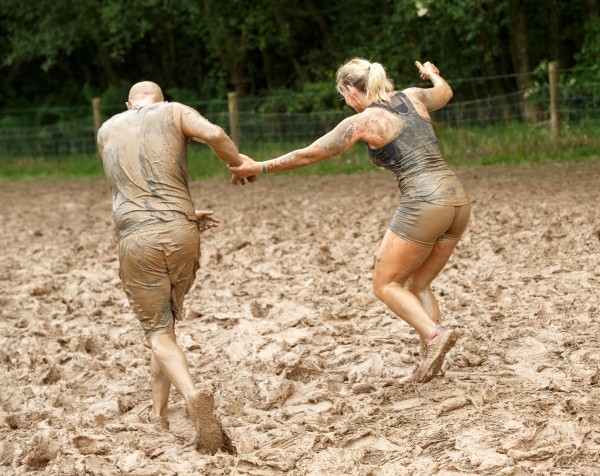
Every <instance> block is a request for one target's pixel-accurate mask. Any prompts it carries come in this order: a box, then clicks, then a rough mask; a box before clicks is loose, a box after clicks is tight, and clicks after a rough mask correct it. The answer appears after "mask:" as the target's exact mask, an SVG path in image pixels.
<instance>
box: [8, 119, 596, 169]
mask: <svg viewBox="0 0 600 476" xmlns="http://www.w3.org/2000/svg"><path fill="white" fill-rule="evenodd" d="M598 130H600V122H598V121H588V122H585V123H581V124H577V125H570V126H565V127H564V128H563V130H562V131H561V137H560V140H559V141H558V143H557V144H553V143H552V142H551V141H550V139H549V137H550V126H549V125H548V124H541V125H540V124H538V125H528V124H500V125H496V126H485V127H468V128H467V127H463V128H453V127H449V126H444V125H440V126H439V127H436V131H437V134H438V139H439V143H440V146H441V148H442V152H443V154H444V157H445V158H446V160H447V161H448V163H449V164H450V165H451V166H452V167H461V166H476V165H481V166H485V165H495V164H523V163H536V162H545V161H569V160H583V159H600V134H599V133H598ZM309 143H310V141H306V142H303V143H298V142H286V143H254V144H253V143H250V142H242V147H241V150H242V152H244V153H245V154H247V155H249V156H250V157H252V158H254V159H255V160H267V159H272V158H275V157H278V156H280V155H282V154H285V153H286V152H289V151H292V150H295V149H298V148H301V147H305V146H307V145H308V144H309ZM188 159H189V160H188V164H189V173H190V178H191V179H192V180H197V179H204V178H213V177H224V178H225V177H229V176H230V173H229V171H228V170H227V167H226V166H225V164H224V163H223V162H221V161H220V160H219V159H217V158H216V157H215V156H214V154H213V152H212V150H211V149H210V148H209V147H207V146H205V145H200V144H195V143H194V144H192V146H191V147H190V150H189V155H188ZM372 170H374V166H373V165H372V164H371V162H370V160H369V157H368V154H367V148H366V145H365V144H362V143H361V144H356V145H355V146H354V147H352V148H351V149H350V150H348V151H346V152H345V153H344V154H342V155H341V156H338V157H334V158H332V159H329V160H326V161H324V162H321V163H318V164H315V165H313V166H310V167H307V168H304V169H299V170H295V171H292V172H288V173H290V174H298V175H306V174H317V175H325V174H352V173H359V172H365V171H372ZM0 177H2V178H6V179H23V178H35V177H62V178H67V177H73V178H77V177H93V178H102V177H104V172H103V170H102V164H101V162H100V160H99V158H98V157H97V156H96V155H95V154H87V155H72V156H62V157H0Z"/></svg>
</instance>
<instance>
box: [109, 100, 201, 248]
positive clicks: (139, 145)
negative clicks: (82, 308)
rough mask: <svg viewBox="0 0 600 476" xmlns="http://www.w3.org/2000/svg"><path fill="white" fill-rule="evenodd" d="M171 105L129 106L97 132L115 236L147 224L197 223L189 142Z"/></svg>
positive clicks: (127, 233)
mask: <svg viewBox="0 0 600 476" xmlns="http://www.w3.org/2000/svg"><path fill="white" fill-rule="evenodd" d="M173 107H174V106H173V104H171V103H167V102H160V103H156V104H152V105H149V106H144V107H140V108H136V109H131V110H128V111H125V112H122V113H120V114H117V115H116V116H113V117H112V118H111V119H109V120H108V121H106V122H105V123H104V124H103V125H102V127H101V128H100V130H99V131H98V142H99V144H102V150H103V154H102V161H103V165H104V171H105V174H106V178H107V179H108V183H109V185H110V188H111V192H112V197H113V219H114V222H115V226H116V230H117V236H118V238H119V239H122V238H124V237H125V236H127V235H129V234H130V233H132V232H134V231H136V230H138V229H140V228H142V227H146V226H148V225H153V224H162V223H167V222H173V221H175V220H188V221H193V222H195V221H196V217H195V214H194V203H193V201H192V197H191V195H190V190H189V186H188V164H187V147H188V140H187V139H186V138H185V137H184V135H183V133H182V132H181V131H180V130H179V129H178V128H177V126H176V125H175V120H174V116H173Z"/></svg>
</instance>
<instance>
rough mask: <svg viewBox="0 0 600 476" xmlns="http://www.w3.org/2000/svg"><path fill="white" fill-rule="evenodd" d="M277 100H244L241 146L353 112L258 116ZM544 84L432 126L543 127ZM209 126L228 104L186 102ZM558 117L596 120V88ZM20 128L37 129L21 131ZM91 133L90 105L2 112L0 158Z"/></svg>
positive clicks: (108, 112)
mask: <svg viewBox="0 0 600 476" xmlns="http://www.w3.org/2000/svg"><path fill="white" fill-rule="evenodd" d="M276 102H277V101H276V98H275V100H274V98H273V97H269V98H243V99H241V100H240V102H239V114H238V122H239V129H240V134H241V137H240V139H241V143H242V148H243V146H244V145H248V144H252V145H254V146H256V145H260V144H266V143H269V144H273V143H296V144H302V143H305V144H309V143H310V142H312V141H314V140H315V139H317V138H318V137H320V136H322V135H323V134H325V133H327V132H328V131H330V130H331V129H332V128H333V127H335V125H336V124H337V123H339V122H340V121H341V120H342V119H343V118H345V117H348V116H350V115H351V114H353V113H354V111H352V110H351V109H349V108H344V109H337V110H331V111H313V112H307V113H300V112H295V113H285V112H261V110H264V109H265V108H264V105H265V104H266V103H276ZM549 102H550V101H549V93H548V87H547V85H541V86H540V87H539V88H533V89H529V90H527V91H515V92H513V93H510V94H505V95H499V96H490V97H486V98H481V99H477V100H471V101H459V100H458V101H457V100H456V98H454V100H453V101H451V102H450V103H449V104H448V105H446V107H444V108H443V109H441V110H439V111H436V112H434V113H433V114H432V116H433V120H434V122H436V123H442V124H447V125H448V126H451V127H457V128H462V127H465V128H470V127H482V126H490V125H497V124H502V123H511V122H523V121H528V122H535V123H539V122H545V121H548V120H549V119H550V107H549ZM189 104H190V105H191V106H193V107H195V108H196V109H198V110H199V111H200V112H201V113H202V114H203V115H204V116H205V117H206V118H207V119H209V120H210V121H211V122H213V123H215V124H218V125H220V126H221V127H223V128H224V129H225V130H226V131H228V132H230V128H229V113H228V109H227V108H228V103H227V101H225V100H222V101H204V102H196V103H189ZM559 104H560V107H559V118H560V120H561V122H562V123H563V124H571V123H577V122H580V121H585V120H588V119H591V120H598V119H600V83H585V84H579V83H578V84H573V85H568V86H561V91H560V99H559ZM121 111H123V106H122V105H102V116H103V118H104V119H106V118H108V117H110V116H112V115H114V114H116V113H118V112H121ZM23 123H31V124H39V125H36V126H29V127H22V126H21V124H23ZM95 151H96V143H95V130H94V123H93V118H92V109H91V105H90V106H81V107H56V108H44V109H22V110H5V111H1V112H0V159H1V158H3V157H15V156H21V157H37V156H67V155H77V154H93V153H95Z"/></svg>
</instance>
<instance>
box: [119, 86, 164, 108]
mask: <svg viewBox="0 0 600 476" xmlns="http://www.w3.org/2000/svg"><path fill="white" fill-rule="evenodd" d="M164 100H165V98H164V96H163V93H162V90H161V89H160V86H159V85H158V84H156V83H153V82H152V81H142V82H140V83H136V84H134V85H133V86H132V87H131V89H130V90H129V98H128V100H127V102H126V103H125V104H126V105H127V109H131V108H133V107H136V106H148V105H149V104H154V103H156V102H161V101H164Z"/></svg>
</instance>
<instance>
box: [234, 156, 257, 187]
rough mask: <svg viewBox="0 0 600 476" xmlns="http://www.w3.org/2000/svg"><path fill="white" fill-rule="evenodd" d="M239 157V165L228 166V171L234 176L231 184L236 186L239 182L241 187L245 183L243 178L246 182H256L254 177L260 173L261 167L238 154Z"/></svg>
mask: <svg viewBox="0 0 600 476" xmlns="http://www.w3.org/2000/svg"><path fill="white" fill-rule="evenodd" d="M240 157H241V158H242V163H241V164H240V165H237V166H231V165H229V166H228V168H229V170H230V171H231V172H233V174H234V176H233V177H232V178H231V183H232V184H234V185H236V184H237V183H238V182H240V183H241V184H242V185H243V184H244V183H245V182H244V178H243V177H247V178H248V182H254V181H255V180H256V175H257V174H259V173H260V172H261V165H260V164H259V163H258V162H255V161H254V160H252V159H251V158H250V157H248V156H247V155H244V154H240Z"/></svg>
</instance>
